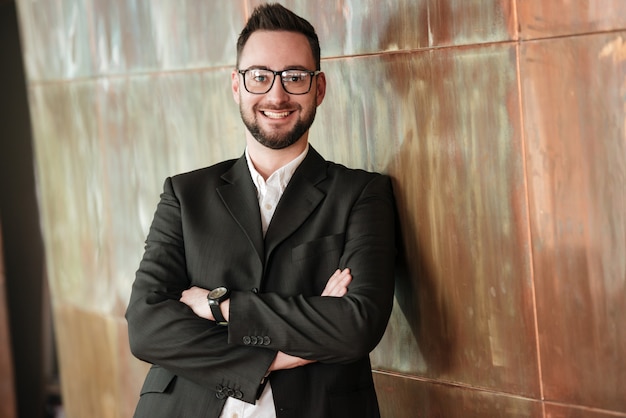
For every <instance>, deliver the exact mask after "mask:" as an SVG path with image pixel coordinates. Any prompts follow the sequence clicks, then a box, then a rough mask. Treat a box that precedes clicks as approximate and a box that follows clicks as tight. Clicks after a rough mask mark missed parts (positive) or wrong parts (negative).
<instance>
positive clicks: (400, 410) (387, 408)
mask: <svg viewBox="0 0 626 418" xmlns="http://www.w3.org/2000/svg"><path fill="white" fill-rule="evenodd" d="M374 381H375V383H376V390H377V393H378V397H379V401H380V403H381V408H380V409H381V415H382V416H383V417H390V418H485V417H493V418H505V417H506V418H537V417H541V416H542V406H541V403H540V402H539V401H537V400H533V399H525V398H522V397H518V396H509V395H507V394H503V393H498V392H489V391H481V390H475V389H472V388H469V387H462V386H445V385H442V384H440V383H435V382H428V381H423V380H418V379H412V378H410V377H406V376H394V375H387V374H383V373H375V374H374ZM546 418H547V417H546ZM559 418H560V417H559ZM594 418H595V417H594ZM597 418H600V417H597Z"/></svg>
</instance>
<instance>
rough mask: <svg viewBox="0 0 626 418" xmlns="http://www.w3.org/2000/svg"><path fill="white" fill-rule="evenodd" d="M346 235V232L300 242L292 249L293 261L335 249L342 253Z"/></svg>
mask: <svg viewBox="0 0 626 418" xmlns="http://www.w3.org/2000/svg"><path fill="white" fill-rule="evenodd" d="M344 237H345V234H344V233H341V234H335V235H328V236H325V237H321V238H317V239H315V240H313V241H309V242H305V243H304V244H300V245H298V246H297V247H294V248H293V249H292V250H291V259H292V261H300V260H304V259H307V258H315V257H319V256H320V255H323V254H326V253H329V252H333V251H337V252H338V253H341V251H342V249H343V244H344V242H343V241H344Z"/></svg>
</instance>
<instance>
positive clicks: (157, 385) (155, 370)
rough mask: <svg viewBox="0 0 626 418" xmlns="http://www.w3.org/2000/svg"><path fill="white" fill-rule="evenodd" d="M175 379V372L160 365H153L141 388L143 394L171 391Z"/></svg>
mask: <svg viewBox="0 0 626 418" xmlns="http://www.w3.org/2000/svg"><path fill="white" fill-rule="evenodd" d="M175 380H176V375H175V374H174V373H172V372H170V371H168V370H165V369H164V368H162V367H160V366H156V365H155V366H152V367H151V368H150V371H149V372H148V375H147V376H146V381H145V382H144V383H143V387H142V388H141V394H142V395H143V394H145V393H166V392H171V390H172V387H173V386H174V381H175Z"/></svg>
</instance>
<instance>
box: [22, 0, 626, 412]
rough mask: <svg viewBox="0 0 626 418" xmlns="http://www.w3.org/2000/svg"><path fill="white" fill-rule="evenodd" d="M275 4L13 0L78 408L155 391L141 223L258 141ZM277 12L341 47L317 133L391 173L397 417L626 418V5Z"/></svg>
mask: <svg viewBox="0 0 626 418" xmlns="http://www.w3.org/2000/svg"><path fill="white" fill-rule="evenodd" d="M258 3H259V1H258V0H249V1H245V0H241V1H232V2H230V1H229V2H198V1H191V0H185V1H177V2H171V1H162V2H145V4H144V3H141V5H135V3H134V2H127V1H123V0H114V1H104V0H95V1H92V2H77V1H75V0H60V1H56V2H29V1H25V0H23V1H19V2H18V6H19V11H20V22H21V30H22V35H23V36H22V40H23V44H24V50H25V57H24V59H25V62H26V66H27V71H28V80H29V86H28V88H29V94H30V106H31V116H32V119H33V132H34V138H35V144H34V146H35V155H36V157H37V175H38V177H37V178H38V191H39V197H40V208H41V214H42V226H43V228H44V240H45V245H46V259H47V263H48V277H49V279H50V284H51V291H52V296H53V305H54V313H55V320H56V327H57V329H58V332H59V335H60V337H61V338H59V340H58V346H59V354H60V362H61V372H62V379H63V380H64V383H63V389H64V400H65V402H66V407H67V410H68V411H72V413H73V414H74V415H75V416H103V417H125V416H129V413H130V412H129V411H131V410H132V407H133V406H134V403H135V402H136V398H137V396H138V392H139V388H140V386H141V382H142V380H143V375H144V372H145V365H144V364H142V363H140V362H138V361H136V360H134V359H133V358H132V356H131V355H130V353H129V352H128V344H127V341H126V328H125V322H124V320H123V312H124V308H125V305H126V302H127V299H128V295H129V293H130V285H131V283H132V280H133V277H134V271H135V269H136V268H137V264H138V262H139V259H140V257H141V252H142V248H143V241H144V238H145V234H146V232H147V229H148V226H149V224H150V221H151V219H152V215H153V213H154V208H155V206H156V203H157V200H158V195H159V193H160V191H161V185H162V183H163V180H164V178H165V176H167V175H171V174H174V173H177V172H181V171H186V170H191V169H194V168H198V167H201V166H204V165H208V164H211V163H213V162H216V161H219V160H222V159H225V158H232V157H236V156H238V155H241V153H242V152H243V144H244V141H243V128H242V126H241V123H240V121H239V114H238V109H237V107H236V105H235V104H234V103H233V101H232V97H231V93H230V69H231V68H232V65H233V64H234V61H235V52H234V42H235V38H236V36H237V33H238V31H239V30H240V28H241V26H242V24H243V22H244V20H245V17H246V16H247V14H248V13H249V12H250V11H251V9H252V7H253V6H254V5H256V4H258ZM282 3H283V4H285V5H287V6H288V7H291V8H292V9H293V10H295V11H296V12H297V13H300V14H302V15H303V16H305V17H307V18H309V19H310V21H311V22H312V23H313V24H314V25H315V26H316V27H317V29H318V32H319V34H320V38H321V42H322V52H323V57H324V58H325V59H324V60H323V62H322V69H323V70H324V71H326V73H327V78H328V92H327V96H326V99H325V102H324V103H323V104H322V106H321V107H320V108H319V110H318V116H317V121H316V123H315V124H314V125H313V129H312V132H311V137H310V139H311V142H312V143H313V145H314V146H315V147H316V148H317V149H318V150H319V151H321V152H322V154H323V155H324V156H326V157H327V158H328V159H331V160H335V161H338V162H340V163H344V164H346V165H349V166H352V167H361V168H366V169H370V170H376V171H381V172H385V173H387V174H389V175H390V176H391V177H392V180H393V183H394V188H395V192H396V197H397V201H398V213H399V218H400V221H401V224H400V229H401V231H402V242H403V250H402V255H403V257H404V264H403V268H402V269H401V270H399V273H398V278H397V284H396V300H395V306H394V311H393V314H392V317H391V320H390V324H389V327H388V329H387V333H386V335H385V337H384V338H383V341H382V342H381V344H380V345H379V347H378V348H377V349H376V350H375V351H374V352H373V353H372V356H371V357H372V363H373V366H374V368H375V369H376V370H378V371H380V373H377V374H376V375H375V379H376V385H377V390H378V392H379V396H380V402H381V410H382V411H383V416H385V417H393V418H398V417H403V416H407V417H409V416H410V417H415V416H418V417H419V416H423V417H429V418H430V417H437V416H440V417H445V418H449V417H463V418H466V417H481V418H483V417H501V416H507V417H509V416H511V417H544V418H548V417H551V418H562V417H574V418H575V417H578V416H585V417H586V416H590V417H593V418H600V417H603V416H605V415H607V414H613V415H611V416H626V404H625V400H626V392H624V391H623V388H624V387H626V381H625V379H626V364H625V363H624V361H623V359H624V358H626V351H625V350H626V331H625V330H626V328H624V327H623V326H622V324H621V320H622V318H624V317H626V290H625V282H624V280H626V262H625V257H624V254H625V253H626V232H625V230H626V197H625V190H626V188H625V187H624V184H626V149H625V148H626V140H625V132H626V122H625V121H626V102H625V99H624V97H626V81H625V80H626V64H625V63H624V62H625V59H626V52H625V51H626V47H625V45H626V42H625V40H626V22H625V19H626V18H625V17H624V16H626V12H625V11H624V7H626V6H625V4H624V3H623V2H622V1H621V0H607V2H602V7H600V6H599V5H598V4H599V2H590V1H589V2H588V1H580V2H571V1H566V0H562V1H554V2H552V1H550V2H546V1H543V0H518V1H514V0H510V1H509V0H491V1H481V2H478V1H476V2H468V1H465V0H420V1H412V0H401V1H397V2H380V1H374V0H358V1H347V0H343V1H340V0H325V1H321V2H305V1H299V0H285V1H282ZM597 3H598V4H597ZM518 24H519V25H518ZM518 27H519V30H520V32H519V34H518V33H517V28H518ZM593 31H602V33H597V34H593V33H590V32H593ZM518 37H519V38H520V39H521V41H520V42H517V41H518ZM537 38H546V39H543V40H540V41H535V40H533V41H532V42H526V40H527V39H537ZM96 357H97V360H96ZM74 361H77V363H72V362H74ZM87 377H88V378H87ZM590 408H593V409H590ZM590 411H593V413H591V412H590ZM587 412H589V414H590V415H584V413H587ZM596 415H597V416H596Z"/></svg>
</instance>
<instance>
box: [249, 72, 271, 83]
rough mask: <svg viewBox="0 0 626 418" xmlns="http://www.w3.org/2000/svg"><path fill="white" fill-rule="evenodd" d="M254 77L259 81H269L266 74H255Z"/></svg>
mask: <svg viewBox="0 0 626 418" xmlns="http://www.w3.org/2000/svg"><path fill="white" fill-rule="evenodd" d="M252 79H253V80H254V81H256V82H257V83H264V82H265V81H267V76H266V75H265V74H255V75H254V77H252Z"/></svg>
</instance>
